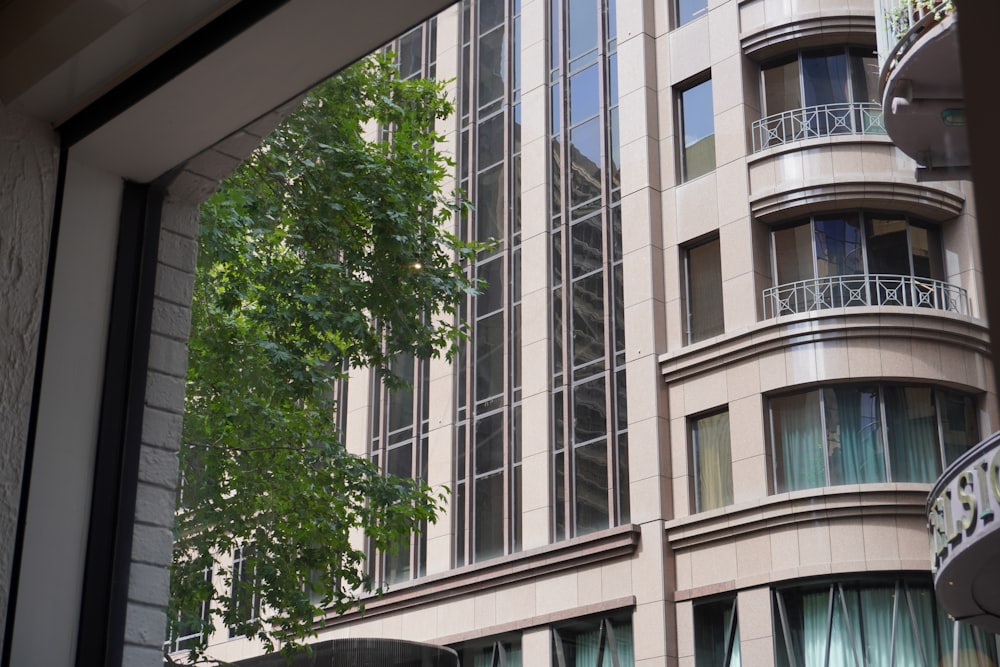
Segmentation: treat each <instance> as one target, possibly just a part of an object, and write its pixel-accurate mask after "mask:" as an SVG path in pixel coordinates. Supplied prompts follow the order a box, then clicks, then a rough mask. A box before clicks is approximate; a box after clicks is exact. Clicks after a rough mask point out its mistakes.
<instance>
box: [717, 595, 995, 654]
mask: <svg viewBox="0 0 1000 667" xmlns="http://www.w3.org/2000/svg"><path fill="white" fill-rule="evenodd" d="M774 619H775V623H774V626H775V654H776V655H775V659H776V660H775V662H776V664H777V665H778V667H791V666H792V665H795V666H796V667H834V666H837V667H839V666H840V665H890V664H894V665H938V666H940V667H945V666H948V667H958V666H959V665H962V666H963V667H964V666H966V665H996V664H997V637H996V636H995V635H992V634H989V633H987V632H984V631H982V630H979V629H977V628H973V627H972V626H970V625H966V624H963V623H957V624H956V622H955V621H953V620H952V619H951V617H950V616H948V614H947V613H946V612H945V611H944V609H942V608H941V607H939V606H938V605H937V602H936V601H935V599H934V591H933V588H932V586H931V582H930V580H929V577H919V576H914V577H908V578H899V579H891V578H887V577H884V578H876V577H872V578H869V579H867V580H861V581H849V582H847V581H844V582H839V581H838V582H833V583H824V584H814V585H808V586H796V587H790V588H783V589H778V590H776V591H775V592H774ZM956 625H957V626H958V627H956ZM956 638H957V640H958V646H955V645H954V642H955V639H956ZM699 664H700V663H699Z"/></svg>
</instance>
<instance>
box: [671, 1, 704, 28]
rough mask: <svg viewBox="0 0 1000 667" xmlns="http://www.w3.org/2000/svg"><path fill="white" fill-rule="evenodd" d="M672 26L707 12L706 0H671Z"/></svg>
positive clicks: (682, 23)
mask: <svg viewBox="0 0 1000 667" xmlns="http://www.w3.org/2000/svg"><path fill="white" fill-rule="evenodd" d="M673 8H674V27H675V28H679V27H680V26H682V25H684V24H685V23H688V22H689V21H693V20H695V19H697V18H701V17H702V16H705V15H706V14H707V13H708V0H673Z"/></svg>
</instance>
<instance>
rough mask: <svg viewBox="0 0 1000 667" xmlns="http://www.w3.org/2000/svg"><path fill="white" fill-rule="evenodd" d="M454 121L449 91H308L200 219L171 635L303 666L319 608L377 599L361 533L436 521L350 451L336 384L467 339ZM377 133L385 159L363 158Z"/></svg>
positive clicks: (395, 537) (365, 76) (371, 79)
mask: <svg viewBox="0 0 1000 667" xmlns="http://www.w3.org/2000/svg"><path fill="white" fill-rule="evenodd" d="M451 112H452V107H451V105H450V103H449V102H448V101H447V99H446V98H445V96H444V93H443V89H442V87H441V85H440V84H437V83H434V82H431V81H425V80H418V81H401V80H400V79H399V77H398V74H397V72H396V70H395V68H394V67H393V66H392V64H391V63H390V62H389V61H388V60H386V59H384V58H371V59H368V60H366V61H364V62H362V63H359V64H357V65H355V66H354V67H352V68H349V69H348V70H346V71H344V72H343V73H341V74H340V75H338V76H336V77H334V78H333V79H331V80H330V81H328V82H326V83H325V84H323V85H321V86H320V87H319V88H317V89H316V90H315V91H313V92H312V93H311V94H310V95H309V96H308V97H307V98H306V99H305V101H304V102H303V104H302V107H301V108H300V109H299V111H298V112H297V113H295V114H294V115H292V116H291V117H290V118H288V119H287V120H286V121H285V122H284V123H283V124H282V125H281V126H280V127H279V128H278V129H277V130H276V131H275V132H274V133H273V134H272V135H271V136H270V137H268V138H267V139H266V140H265V142H264V143H263V145H262V146H261V147H260V148H259V149H258V150H257V151H256V152H255V153H254V154H253V155H252V156H251V158H250V159H249V160H248V161H247V162H246V163H245V164H244V165H243V166H242V167H241V168H240V169H239V170H238V171H237V172H236V173H234V174H233V175H232V176H231V177H230V178H229V179H227V181H226V182H225V183H223V185H222V186H221V188H220V189H219V191H218V192H217V193H216V194H215V195H213V196H212V197H211V198H210V199H209V200H208V201H207V202H206V203H205V205H204V206H203V208H202V225H201V229H200V239H199V244H200V245H199V253H200V254H199V261H198V273H197V277H196V281H195V295H194V313H193V321H192V335H191V339H190V342H189V347H190V361H189V370H188V377H187V398H186V414H185V419H184V436H183V446H182V449H181V456H180V458H181V470H182V493H183V498H182V503H181V507H182V508H181V510H180V511H179V512H178V514H177V526H176V537H175V547H174V554H173V565H172V570H171V588H172V599H171V607H170V610H169V617H170V619H171V628H170V630H171V632H172V634H173V635H174V636H177V635H178V633H180V634H182V635H183V634H190V633H192V632H197V630H198V628H199V627H200V629H201V630H202V631H204V632H207V631H209V630H210V629H211V628H210V625H211V624H212V623H216V624H217V625H223V626H229V627H231V628H233V632H235V633H238V634H244V635H247V636H249V637H255V638H257V639H259V640H260V641H261V642H262V643H263V646H264V647H265V649H266V650H268V651H271V650H278V649H281V650H284V651H291V650H294V649H295V648H296V647H297V646H298V645H299V644H300V643H301V642H302V641H303V640H304V639H305V638H307V637H308V636H309V635H310V634H311V633H312V632H313V619H314V616H315V614H316V613H317V612H318V608H317V607H316V606H314V603H313V602H311V601H310V594H312V596H313V599H316V598H317V597H319V598H322V602H321V606H323V607H326V608H327V609H328V610H330V611H332V612H333V613H342V612H344V611H346V610H347V609H349V608H351V607H352V606H353V605H355V604H356V602H357V596H358V594H359V593H361V592H364V591H371V588H372V583H371V581H369V580H368V579H367V578H366V576H365V569H364V554H363V552H361V551H359V550H358V549H357V548H356V544H352V541H351V537H352V536H355V537H356V534H357V531H358V530H360V529H363V530H364V533H365V534H366V535H367V536H368V537H369V538H370V539H371V541H372V543H373V544H374V546H375V547H376V548H378V549H382V550H385V549H389V548H391V547H393V546H394V545H395V544H398V543H399V541H400V539H402V538H403V537H405V536H406V535H407V534H409V533H410V532H411V531H413V530H414V529H416V528H417V527H419V526H420V524H421V523H422V522H424V521H427V520H434V518H435V517H436V513H437V510H438V507H439V504H440V502H441V501H442V499H443V498H442V496H441V494H440V492H435V491H434V490H432V489H430V488H429V487H428V486H427V485H426V484H424V483H422V482H418V481H414V480H409V479H400V478H395V477H392V476H384V475H383V474H382V473H381V472H380V471H379V470H378V469H377V467H376V466H374V465H373V464H372V463H371V462H370V461H368V460H366V459H362V458H358V457H355V456H352V455H351V454H349V453H348V452H347V451H346V450H345V449H344V447H343V445H342V443H341V442H340V441H339V439H338V434H336V433H335V432H334V430H333V426H332V425H333V419H332V417H333V412H334V410H335V405H334V401H333V381H334V380H335V379H336V378H337V377H339V376H340V375H341V374H342V373H343V369H344V368H346V367H351V366H353V367H358V366H370V367H372V368H373V369H375V370H376V372H378V373H379V374H380V375H381V376H384V377H385V379H386V381H387V382H389V383H390V384H391V383H392V382H393V381H394V380H393V378H392V377H391V375H390V374H389V371H388V369H389V363H390V361H391V360H392V359H393V358H394V357H395V356H397V355H400V354H413V355H415V356H417V357H420V358H424V357H428V356H434V355H438V354H440V353H442V352H446V353H450V351H452V350H453V349H454V345H455V343H456V342H457V340H458V338H459V337H460V335H461V332H460V331H459V329H458V328H457V325H456V324H455V322H456V318H455V317H454V315H455V312H456V307H457V304H458V302H459V300H460V299H461V297H462V296H463V295H464V294H465V293H466V292H467V291H469V290H471V289H473V288H474V286H473V285H472V284H470V282H469V281H468V280H467V279H466V278H465V277H464V274H463V272H462V270H461V268H460V263H461V262H462V261H464V260H465V259H467V258H468V257H469V256H470V255H471V253H473V252H474V250H475V249H474V248H472V247H470V246H468V245H466V244H463V243H461V242H459V241H458V240H457V239H455V238H454V237H453V236H451V235H450V234H448V233H446V232H445V231H443V229H444V227H445V223H447V222H448V221H449V220H450V219H451V216H452V215H453V211H452V210H451V209H452V207H450V206H449V205H448V204H447V201H446V197H445V194H444V193H443V192H442V189H441V182H442V179H443V178H444V177H445V175H446V173H447V169H448V168H449V167H450V166H452V165H451V163H450V162H449V161H448V160H447V159H446V158H445V157H444V156H443V155H442V154H441V153H440V152H439V150H438V147H437V144H438V142H439V140H440V137H438V136H437V135H436V134H435V132H434V131H433V127H434V121H435V119H441V118H445V117H447V116H448V115H449V114H450V113H451ZM375 126H378V127H381V128H387V132H383V134H384V135H387V136H388V135H391V140H387V139H386V137H383V138H382V140H379V141H373V140H371V137H370V136H369V138H368V140H366V131H367V132H368V134H369V135H371V134H372V132H371V130H372V128H373V127H375ZM243 545H245V546H248V547H250V548H248V549H246V550H245V554H246V555H247V557H248V559H247V562H246V564H245V568H246V571H247V572H252V573H253V577H252V579H251V578H249V577H247V578H245V579H244V581H242V582H240V581H237V584H236V590H237V595H236V599H238V600H240V603H236V602H234V600H233V599H232V598H231V597H230V591H231V586H232V584H233V578H234V576H233V572H232V569H231V566H230V564H229V555H230V554H231V553H232V551H233V549H234V548H236V547H239V546H243ZM206 568H212V571H213V572H214V573H215V576H216V579H217V580H219V579H220V578H221V579H222V580H223V581H224V585H223V586H218V585H216V586H214V587H213V586H212V584H211V583H210V582H207V581H206V580H205V576H204V572H205V570H206ZM220 575H221V577H220ZM237 579H238V577H237ZM209 596H211V598H212V604H211V615H212V618H210V619H209V621H208V623H205V624H203V625H204V626H205V627H201V626H200V625H199V623H198V621H197V620H196V618H197V616H198V614H197V613H196V610H197V609H198V605H199V603H200V601H201V600H203V599H205V598H207V597H209ZM255 596H256V599H259V601H260V613H259V615H257V617H255V618H253V619H252V620H246V615H247V614H246V613H245V611H246V609H247V605H249V604H251V602H250V601H251V600H253V599H254V598H255ZM203 649H204V647H203V646H200V647H198V648H196V649H195V650H194V651H193V653H192V657H194V658H199V657H202V656H203V653H202V651H203Z"/></svg>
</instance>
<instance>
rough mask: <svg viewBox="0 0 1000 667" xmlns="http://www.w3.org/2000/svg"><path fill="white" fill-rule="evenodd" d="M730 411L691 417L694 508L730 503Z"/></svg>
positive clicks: (731, 501)
mask: <svg viewBox="0 0 1000 667" xmlns="http://www.w3.org/2000/svg"><path fill="white" fill-rule="evenodd" d="M729 437H730V436H729V411H728V410H726V411H724V412H717V413H715V414H712V415H708V416H705V417H697V418H694V419H692V420H691V465H692V478H693V480H692V481H693V483H694V508H695V512H704V511H705V510H710V509H715V508H716V507H725V506H726V505H731V504H732V503H733V458H732V454H731V451H730V444H729Z"/></svg>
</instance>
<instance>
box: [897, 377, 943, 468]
mask: <svg viewBox="0 0 1000 667" xmlns="http://www.w3.org/2000/svg"><path fill="white" fill-rule="evenodd" d="M884 391H885V414H886V422H887V426H888V430H889V460H890V462H891V464H892V481H894V482H926V483H928V484H929V483H933V482H934V480H936V479H937V477H938V475H939V474H940V473H941V459H940V455H939V453H938V444H937V422H936V419H935V409H934V394H933V392H932V391H931V389H930V387H893V386H887V387H885V390H884Z"/></svg>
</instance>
